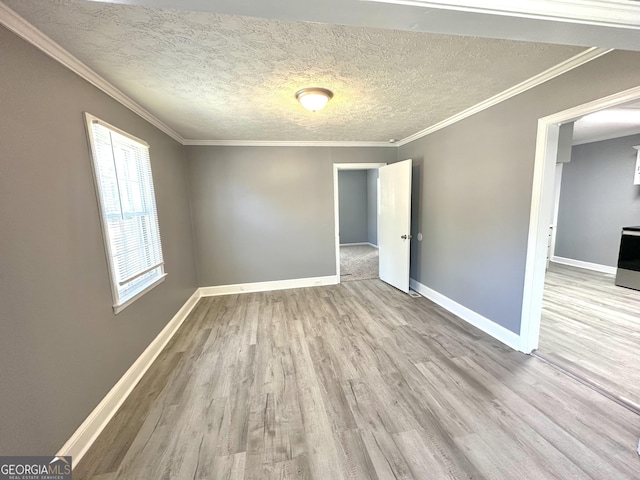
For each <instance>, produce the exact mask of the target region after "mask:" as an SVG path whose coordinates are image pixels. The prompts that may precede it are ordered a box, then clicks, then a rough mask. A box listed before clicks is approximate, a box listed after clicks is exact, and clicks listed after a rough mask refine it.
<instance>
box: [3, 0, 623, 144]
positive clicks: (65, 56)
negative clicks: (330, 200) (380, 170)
mask: <svg viewBox="0 0 640 480" xmlns="http://www.w3.org/2000/svg"><path fill="white" fill-rule="evenodd" d="M0 24H2V25H4V26H5V27H7V28H8V29H9V30H11V31H12V32H13V33H15V34H16V35H18V36H19V37H21V38H23V39H24V40H26V41H27V42H29V43H30V44H32V45H34V46H35V47H37V48H38V49H40V50H41V51H43V52H44V53H45V54H47V55H49V56H50V57H51V58H53V59H54V60H56V61H58V62H59V63H61V64H62V65H63V66H65V67H67V68H68V69H69V70H71V71H72V72H74V73H75V74H77V75H79V76H80V77H81V78H83V79H85V80H86V81H88V82H89V83H91V84H92V85H94V86H95V87H97V88H98V89H100V90H101V91H103V92H104V93H106V94H107V95H109V96H110V97H111V98H113V99H114V100H116V101H117V102H119V103H120V104H122V105H124V106H125V107H127V108H129V109H130V110H131V111H132V112H134V113H136V114H137V115H139V116H140V117H142V118H143V119H145V120H147V121H148V122H149V123H151V124H152V125H154V126H155V127H157V128H158V129H160V130H161V131H163V132H164V133H166V134H167V135H169V136H170V137H171V138H173V139H174V140H176V141H178V142H179V143H181V144H182V145H202V146H234V147H239V146H257V147H264V146H273V147H283V146H288V147H291V146H295V147H396V148H397V147H400V146H402V145H406V144H407V143H409V142H412V141H413V140H417V139H418V138H421V137H424V136H426V135H429V134H430V133H433V132H436V131H438V130H440V129H442V128H445V127H447V126H449V125H452V124H454V123H456V122H458V121H460V120H463V119H465V118H467V117H470V116H471V115H474V114H476V113H478V112H480V111H482V110H485V109H487V108H489V107H492V106H493V105H496V104H498V103H500V102H502V101H504V100H507V99H508V98H511V97H513V96H514V95H518V94H519V93H522V92H524V91H526V90H529V89H531V88H533V87H535V86H537V85H540V84H541V83H543V82H546V81H548V80H550V79H552V78H555V77H557V76H559V75H562V74H563V73H566V72H568V71H570V70H572V69H574V68H576V67H579V66H580V65H583V64H585V63H587V62H589V61H591V60H594V59H596V58H598V57H600V56H602V55H605V54H606V53H609V52H610V51H611V50H610V49H603V48H590V49H588V50H585V51H584V52H582V53H579V54H578V55H576V56H574V57H572V58H570V59H568V60H566V61H564V62H562V63H560V64H558V65H556V66H555V67H552V68H550V69H548V70H546V71H545V72H542V73H541V74H539V75H536V76H534V77H532V78H530V79H529V80H525V81H524V82H522V83H520V84H518V85H516V86H514V87H511V88H509V89H507V90H505V91H504V92H502V93H499V94H498V95H495V96H493V97H491V98H489V99H488V100H485V101H484V102H481V103H479V104H477V105H475V106H473V107H471V108H468V109H467V110H464V111H462V112H460V113H458V114H456V115H453V116H452V117H450V118H448V119H446V120H443V121H442V122H439V123H437V124H435V125H432V126H430V127H428V128H426V129H424V130H421V131H419V132H417V133H415V134H413V135H410V136H408V137H406V138H404V139H402V140H400V141H398V142H396V143H388V142H382V141H336V142H330V141H252V140H195V139H185V138H184V137H182V135H180V134H179V133H178V132H176V131H175V130H173V129H172V128H171V127H169V126H168V125H166V124H165V123H164V122H162V121H161V120H159V119H158V118H157V117H155V116H154V115H153V114H152V113H150V112H149V111H148V110H146V109H145V108H144V107H142V106H141V105H139V104H138V103H136V102H135V101H134V100H133V99H131V98H130V97H128V96H127V95H125V94H124V93H123V92H122V91H120V90H119V89H118V88H116V87H115V86H114V85H112V84H111V83H109V82H108V81H106V80H105V79H104V78H102V77H101V76H100V75H98V74H97V73H96V72H94V71H93V70H92V69H90V68H89V67H88V66H86V65H85V64H84V63H82V62H81V61H80V60H78V59H77V58H76V57H74V56H73V55H71V53H69V52H68V51H67V50H65V49H64V48H62V47H61V46H60V45H58V44H57V43H56V42H54V41H53V40H52V39H50V38H49V37H47V36H46V35H45V34H44V33H42V32H41V31H40V30H38V29H37V28H36V27H34V26H33V25H31V24H30V23H29V22H27V21H26V20H25V19H24V18H22V17H21V16H20V15H18V14H17V13H16V12H14V11H13V10H11V9H10V8H9V7H7V6H6V5H5V4H3V3H2V2H0Z"/></svg>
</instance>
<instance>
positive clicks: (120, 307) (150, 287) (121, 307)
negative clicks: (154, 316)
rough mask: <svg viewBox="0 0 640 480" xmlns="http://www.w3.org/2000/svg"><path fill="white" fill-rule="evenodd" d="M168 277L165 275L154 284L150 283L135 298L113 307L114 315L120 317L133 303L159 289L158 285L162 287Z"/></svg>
mask: <svg viewBox="0 0 640 480" xmlns="http://www.w3.org/2000/svg"><path fill="white" fill-rule="evenodd" d="M166 276H167V274H166V273H163V274H162V275H161V276H160V277H158V278H156V279H155V280H154V281H153V282H152V283H150V284H149V285H147V286H146V287H145V288H143V289H142V290H140V291H139V292H138V293H136V294H135V295H134V296H133V297H131V298H129V299H128V300H127V301H126V302H124V303H121V304H119V305H114V306H113V313H114V315H118V314H119V313H120V312H121V311H122V310H124V309H125V308H127V307H128V306H129V305H131V304H132V303H133V302H135V301H136V300H137V299H139V298H140V297H142V296H143V295H144V294H145V293H147V292H148V291H150V290H153V289H154V288H155V287H157V286H158V285H160V284H161V283H162V282H164V279H165V277H166Z"/></svg>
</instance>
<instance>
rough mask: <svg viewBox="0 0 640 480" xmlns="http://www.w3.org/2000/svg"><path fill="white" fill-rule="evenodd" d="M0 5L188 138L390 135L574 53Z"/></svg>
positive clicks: (73, 5) (163, 12)
mask: <svg viewBox="0 0 640 480" xmlns="http://www.w3.org/2000/svg"><path fill="white" fill-rule="evenodd" d="M300 1H302V2H305V1H306V0H300ZM5 3H6V4H7V5H8V6H9V7H11V8H12V9H14V10H15V11H16V12H18V13H19V14H20V15H22V16H23V17H24V18H26V19H27V20H28V21H29V22H31V23H32V24H33V25H35V26H36V27H37V28H39V29H40V30H41V31H42V32H44V33H45V34H46V35H48V36H49V37H51V38H52V39H53V40H54V41H56V42H57V43H59V44H60V45H62V46H63V47H64V48H65V49H67V50H68V51H69V52H71V53H72V54H73V55H75V56H76V57H77V58H79V59H80V60H81V61H82V62H84V63H85V64H87V65H88V66H89V67H91V68H92V69H94V70H95V71H96V72H97V73H99V74H100V75H102V76H103V77H104V78H105V79H106V80H108V81H109V82H111V83H112V84H113V85H115V86H116V87H118V88H119V89H120V90H122V91H123V92H124V93H125V94H127V95H128V96H130V97H131V98H133V99H134V100H136V101H137V102H138V103H139V104H141V105H142V106H143V107H145V108H146V109H147V110H149V111H150V112H151V113H153V114H154V115H155V116H156V117H158V118H159V119H160V120H162V121H163V122H164V123H166V124H167V125H169V126H170V127H171V128H173V129H174V130H175V131H177V132H178V133H179V134H180V135H182V136H183V137H184V138H186V139H193V140H258V141H291V140H296V141H386V140H388V139H390V138H397V139H401V138H404V137H407V136H409V135H411V134H414V133H416V132H418V131H420V130H422V129H424V128H426V127H429V126H431V125H433V124H436V123H438V122H440V121H442V120H444V119H446V118H448V117H450V116H452V115H454V114H456V113H458V112H460V111H462V110H464V109H466V108H468V107H471V106H473V105H475V104H477V103H479V102H481V101H483V100H486V99H487V98H489V97H491V96H493V95H495V94H497V93H500V92H502V91H504V90H505V89H507V88H509V87H511V86H513V85H515V84H517V83H519V82H522V81H524V80H526V79H528V78H530V77H532V76H534V75H536V74H538V73H540V72H542V71H544V70H546V69H548V68H550V67H552V66H554V65H556V64H558V63H560V62H562V61H564V60H566V59H567V58H569V57H572V56H573V55H575V54H577V53H579V52H580V51H582V50H584V49H583V48H581V47H570V46H558V45H551V44H542V43H525V42H516V41H509V40H497V39H479V38H471V37H463V36H450V35H437V34H429V33H422V32H408V31H398V30H389V29H374V28H368V27H362V26H346V25H329V24H320V23H309V22H301V21H294V20H274V19H266V18H255V17H253V18H251V17H240V16H232V15H222V14H214V13H204V12H201V11H200V12H189V11H177V10H168V9H157V8H148V7H143V6H138V5H124V4H111V3H103V2H90V1H81V0H57V1H55V2H42V1H40V0H5ZM183 3H186V2H183ZM201 3H202V2H201ZM214 3H216V2H211V3H209V4H208V5H211V4H214ZM183 6H184V5H183ZM394 8H398V7H394ZM312 86H320V87H325V88H329V89H331V90H332V91H333V92H334V94H335V96H334V98H333V100H331V102H330V103H329V105H328V106H327V108H325V109H324V110H322V111H321V112H318V113H315V114H312V113H310V112H307V111H306V110H304V109H302V107H301V106H300V105H299V104H298V103H297V102H296V100H295V98H294V94H295V92H296V91H297V90H299V89H300V88H303V87H312Z"/></svg>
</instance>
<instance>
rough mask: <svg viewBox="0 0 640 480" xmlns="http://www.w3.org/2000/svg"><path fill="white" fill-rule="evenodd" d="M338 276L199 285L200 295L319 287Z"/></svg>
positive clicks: (333, 282)
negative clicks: (209, 285)
mask: <svg viewBox="0 0 640 480" xmlns="http://www.w3.org/2000/svg"><path fill="white" fill-rule="evenodd" d="M337 283H338V277H337V276H336V275H329V276H326V277H311V278H295V279H292V280H275V281H271V282H256V283H238V284H236V285H218V286H215V287H200V295H201V296H202V297H216V296H218V295H233V294H236V293H251V292H270V291H272V290H288V289H290V288H305V287H319V286H322V285H337Z"/></svg>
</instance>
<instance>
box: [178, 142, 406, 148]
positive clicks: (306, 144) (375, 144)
mask: <svg viewBox="0 0 640 480" xmlns="http://www.w3.org/2000/svg"><path fill="white" fill-rule="evenodd" d="M183 145H200V146H209V147H213V146H215V147H396V146H397V144H395V143H389V142H358V141H336V142H327V141H317V142H314V141H278V140H185V141H184V142H183Z"/></svg>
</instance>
